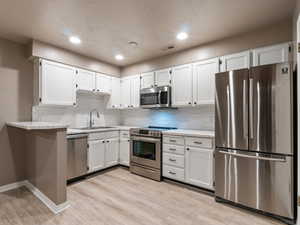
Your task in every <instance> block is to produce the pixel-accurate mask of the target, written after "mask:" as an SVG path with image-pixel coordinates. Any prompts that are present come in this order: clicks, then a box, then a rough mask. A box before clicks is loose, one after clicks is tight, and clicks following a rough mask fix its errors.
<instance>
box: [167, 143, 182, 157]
mask: <svg viewBox="0 0 300 225" xmlns="http://www.w3.org/2000/svg"><path fill="white" fill-rule="evenodd" d="M163 152H167V153H174V154H179V155H184V146H181V145H170V144H163Z"/></svg>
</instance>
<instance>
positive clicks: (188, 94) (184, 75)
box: [172, 64, 193, 106]
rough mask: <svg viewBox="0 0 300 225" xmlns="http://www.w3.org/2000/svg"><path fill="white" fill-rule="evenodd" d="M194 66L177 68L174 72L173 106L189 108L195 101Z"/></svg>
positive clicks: (187, 65)
mask: <svg viewBox="0 0 300 225" xmlns="http://www.w3.org/2000/svg"><path fill="white" fill-rule="evenodd" d="M192 78H193V73H192V64H186V65H181V66H176V67H174V68H173V70H172V105H173V106H188V105H192V101H193V80H192Z"/></svg>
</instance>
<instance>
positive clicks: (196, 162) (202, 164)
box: [185, 147, 213, 189]
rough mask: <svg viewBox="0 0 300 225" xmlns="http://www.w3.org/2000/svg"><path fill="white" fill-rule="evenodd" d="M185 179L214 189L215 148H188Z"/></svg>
mask: <svg viewBox="0 0 300 225" xmlns="http://www.w3.org/2000/svg"><path fill="white" fill-rule="evenodd" d="M185 180H186V182H187V183H189V184H193V185H196V186H199V187H203V188H207V189H213V150H211V149H202V148H192V147H187V148H186V154H185Z"/></svg>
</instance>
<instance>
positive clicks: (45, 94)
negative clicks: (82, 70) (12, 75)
mask: <svg viewBox="0 0 300 225" xmlns="http://www.w3.org/2000/svg"><path fill="white" fill-rule="evenodd" d="M34 96H35V103H36V104H39V105H62V106H70V105H75V104H76V69H75V68H74V67H71V66H67V65H64V64H60V63H55V62H51V61H48V60H39V61H37V62H36V64H35V73H34Z"/></svg>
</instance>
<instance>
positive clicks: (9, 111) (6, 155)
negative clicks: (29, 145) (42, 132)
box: [0, 39, 33, 186]
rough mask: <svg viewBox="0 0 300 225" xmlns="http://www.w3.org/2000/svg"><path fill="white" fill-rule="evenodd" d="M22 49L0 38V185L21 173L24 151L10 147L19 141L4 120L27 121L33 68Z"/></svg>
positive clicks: (24, 50) (17, 178)
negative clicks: (11, 137) (11, 135)
mask: <svg viewBox="0 0 300 225" xmlns="http://www.w3.org/2000/svg"><path fill="white" fill-rule="evenodd" d="M25 52H26V48H25V46H23V45H20V44H16V43H13V42H11V41H7V40H4V39H0V171H1V172H0V186H1V185H5V184H9V183H13V182H16V181H20V180H23V179H24V176H25V171H24V167H25V160H24V154H25V152H24V151H17V150H15V149H18V148H13V146H15V145H20V146H22V143H15V141H14V140H13V139H10V138H9V136H8V132H7V127H6V126H5V122H7V121H25V120H31V107H32V100H33V96H32V95H33V87H32V83H33V81H32V79H33V78H32V77H33V76H32V74H33V67H32V63H31V62H29V61H28V60H27V59H26V56H25ZM16 135H17V134H16ZM20 142H21V141H20ZM24 150H25V149H24Z"/></svg>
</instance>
